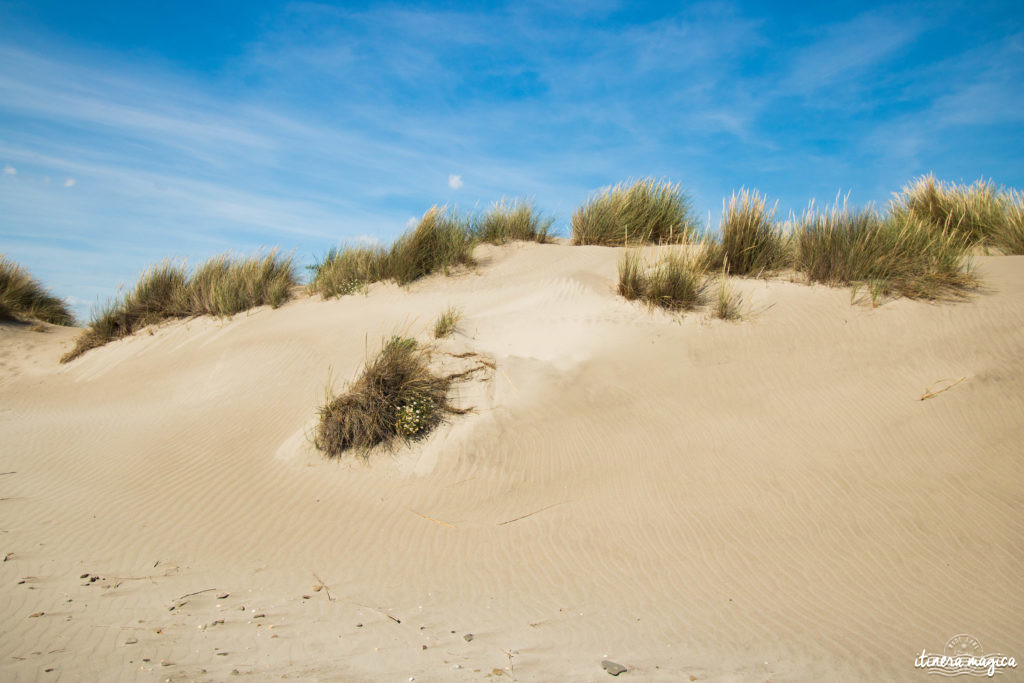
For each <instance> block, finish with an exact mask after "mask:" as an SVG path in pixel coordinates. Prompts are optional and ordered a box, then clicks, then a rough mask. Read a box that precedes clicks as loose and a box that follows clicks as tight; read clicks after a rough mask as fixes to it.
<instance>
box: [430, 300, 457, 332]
mask: <svg viewBox="0 0 1024 683" xmlns="http://www.w3.org/2000/svg"><path fill="white" fill-rule="evenodd" d="M460 320H462V313H461V312H460V311H459V309H457V308H455V307H454V306H449V307H448V308H447V309H445V311H444V313H442V314H441V315H439V316H438V317H437V320H436V321H434V338H435V339H442V338H444V337H447V336H448V335H450V334H451V333H452V332H454V331H455V328H456V327H457V326H458V324H459V321H460Z"/></svg>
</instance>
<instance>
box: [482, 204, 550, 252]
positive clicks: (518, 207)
mask: <svg viewBox="0 0 1024 683" xmlns="http://www.w3.org/2000/svg"><path fill="white" fill-rule="evenodd" d="M554 222H555V219H553V218H543V217H542V216H541V215H540V214H539V213H538V212H537V210H536V209H535V208H534V206H533V205H532V204H530V203H528V202H521V201H515V202H512V203H507V202H505V201H501V202H499V203H497V204H495V205H494V206H493V207H491V210H490V211H488V212H487V213H486V214H484V215H483V216H482V217H481V218H479V219H478V220H477V221H476V225H475V227H474V232H475V234H476V235H477V237H478V238H479V239H480V240H481V241H483V242H490V243H491V244H505V243H506V242H510V241H513V240H521V241H523V242H540V243H541V244H544V243H547V242H550V241H551V235H550V234H549V233H550V230H551V226H552V224H553V223H554Z"/></svg>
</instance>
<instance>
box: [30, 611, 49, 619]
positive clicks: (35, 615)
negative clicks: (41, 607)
mask: <svg viewBox="0 0 1024 683" xmlns="http://www.w3.org/2000/svg"><path fill="white" fill-rule="evenodd" d="M44 614H46V612H36V613H35V614H30V615H28V618H29V619H35V618H36V617H41V616H43V615H44Z"/></svg>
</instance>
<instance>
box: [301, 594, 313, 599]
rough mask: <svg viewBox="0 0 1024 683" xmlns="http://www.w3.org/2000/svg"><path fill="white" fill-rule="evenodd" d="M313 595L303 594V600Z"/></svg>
mask: <svg viewBox="0 0 1024 683" xmlns="http://www.w3.org/2000/svg"><path fill="white" fill-rule="evenodd" d="M311 597H313V596H312V595H303V596H302V599H303V600H309V599H310V598H311Z"/></svg>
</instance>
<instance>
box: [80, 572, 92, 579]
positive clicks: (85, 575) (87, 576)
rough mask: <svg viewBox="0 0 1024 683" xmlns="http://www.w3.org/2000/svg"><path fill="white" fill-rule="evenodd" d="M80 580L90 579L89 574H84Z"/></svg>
mask: <svg viewBox="0 0 1024 683" xmlns="http://www.w3.org/2000/svg"><path fill="white" fill-rule="evenodd" d="M78 578H80V579H88V578H89V574H88V573H85V574H82V575H81V576H79V577H78Z"/></svg>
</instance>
